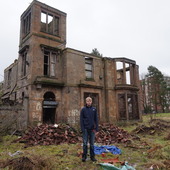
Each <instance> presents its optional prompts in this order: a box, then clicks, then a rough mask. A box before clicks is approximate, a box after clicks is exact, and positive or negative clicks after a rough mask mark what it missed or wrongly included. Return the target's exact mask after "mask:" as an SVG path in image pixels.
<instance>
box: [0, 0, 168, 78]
mask: <svg viewBox="0 0 170 170" xmlns="http://www.w3.org/2000/svg"><path fill="white" fill-rule="evenodd" d="M40 1H41V2H43V3H46V4H47V5H50V6H52V7H54V8H57V9H59V10H61V11H63V12H65V13H67V47H70V48H74V49H77V50H81V51H84V52H89V53H90V52H91V51H92V49H93V48H97V49H98V50H99V52H100V53H102V54H103V56H106V57H127V58H130V59H132V60H135V61H136V63H137V64H138V65H139V74H140V75H141V74H143V73H146V72H147V67H148V66H149V65H153V66H155V67H157V68H158V69H159V70H160V71H161V72H162V73H163V74H165V75H169V76H170V66H169V61H170V59H169V58H170V47H169V45H170V0H40ZM31 2H32V0H4V1H2V2H1V10H0V21H1V27H0V37H1V38H0V47H1V54H0V59H1V60H0V81H2V80H3V70H4V69H5V68H6V67H8V66H9V65H10V64H12V63H13V61H14V60H15V59H17V58H18V45H19V31H20V30H19V29H20V16H21V14H22V13H23V12H24V10H25V9H26V8H27V7H28V6H29V4H30V3H31Z"/></svg>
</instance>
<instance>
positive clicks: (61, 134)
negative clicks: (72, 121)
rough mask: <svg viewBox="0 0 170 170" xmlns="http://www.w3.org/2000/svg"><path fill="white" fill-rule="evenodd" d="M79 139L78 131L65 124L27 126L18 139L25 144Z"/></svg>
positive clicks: (73, 141)
mask: <svg viewBox="0 0 170 170" xmlns="http://www.w3.org/2000/svg"><path fill="white" fill-rule="evenodd" d="M79 140H80V137H79V135H78V132H77V131H76V130H75V129H74V128H72V127H70V126H69V125H66V124H58V125H48V124H42V125H40V126H36V127H34V128H33V127H32V128H29V129H28V131H27V132H26V133H25V134H24V135H23V136H22V137H21V138H20V139H19V142H20V143H26V144H27V145H53V144H56V145H58V144H61V143H72V144H73V143H77V142H78V141H79Z"/></svg>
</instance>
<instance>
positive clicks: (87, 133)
mask: <svg viewBox="0 0 170 170" xmlns="http://www.w3.org/2000/svg"><path fill="white" fill-rule="evenodd" d="M94 139H95V133H94V132H93V131H92V130H88V129H85V130H84V131H83V157H85V158H86V157H87V151H88V141H89V143H90V157H91V158H92V157H94V156H95V154H94Z"/></svg>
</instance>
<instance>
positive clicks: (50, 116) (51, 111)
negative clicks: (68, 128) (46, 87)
mask: <svg viewBox="0 0 170 170" xmlns="http://www.w3.org/2000/svg"><path fill="white" fill-rule="evenodd" d="M57 105H58V103H57V102H56V101H55V95H54V93H52V92H46V93H45V94H44V101H43V123H47V124H54V123H55V113H56V107H57Z"/></svg>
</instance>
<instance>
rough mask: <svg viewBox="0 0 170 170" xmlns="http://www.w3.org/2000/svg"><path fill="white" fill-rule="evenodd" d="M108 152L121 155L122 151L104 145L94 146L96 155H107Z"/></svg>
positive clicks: (112, 146)
mask: <svg viewBox="0 0 170 170" xmlns="http://www.w3.org/2000/svg"><path fill="white" fill-rule="evenodd" d="M107 152H111V153H112V154H114V155H120V154H121V150H120V149H119V148H118V147H116V146H114V145H102V146H96V145H95V146H94V153H95V154H96V155H100V154H102V153H107Z"/></svg>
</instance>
